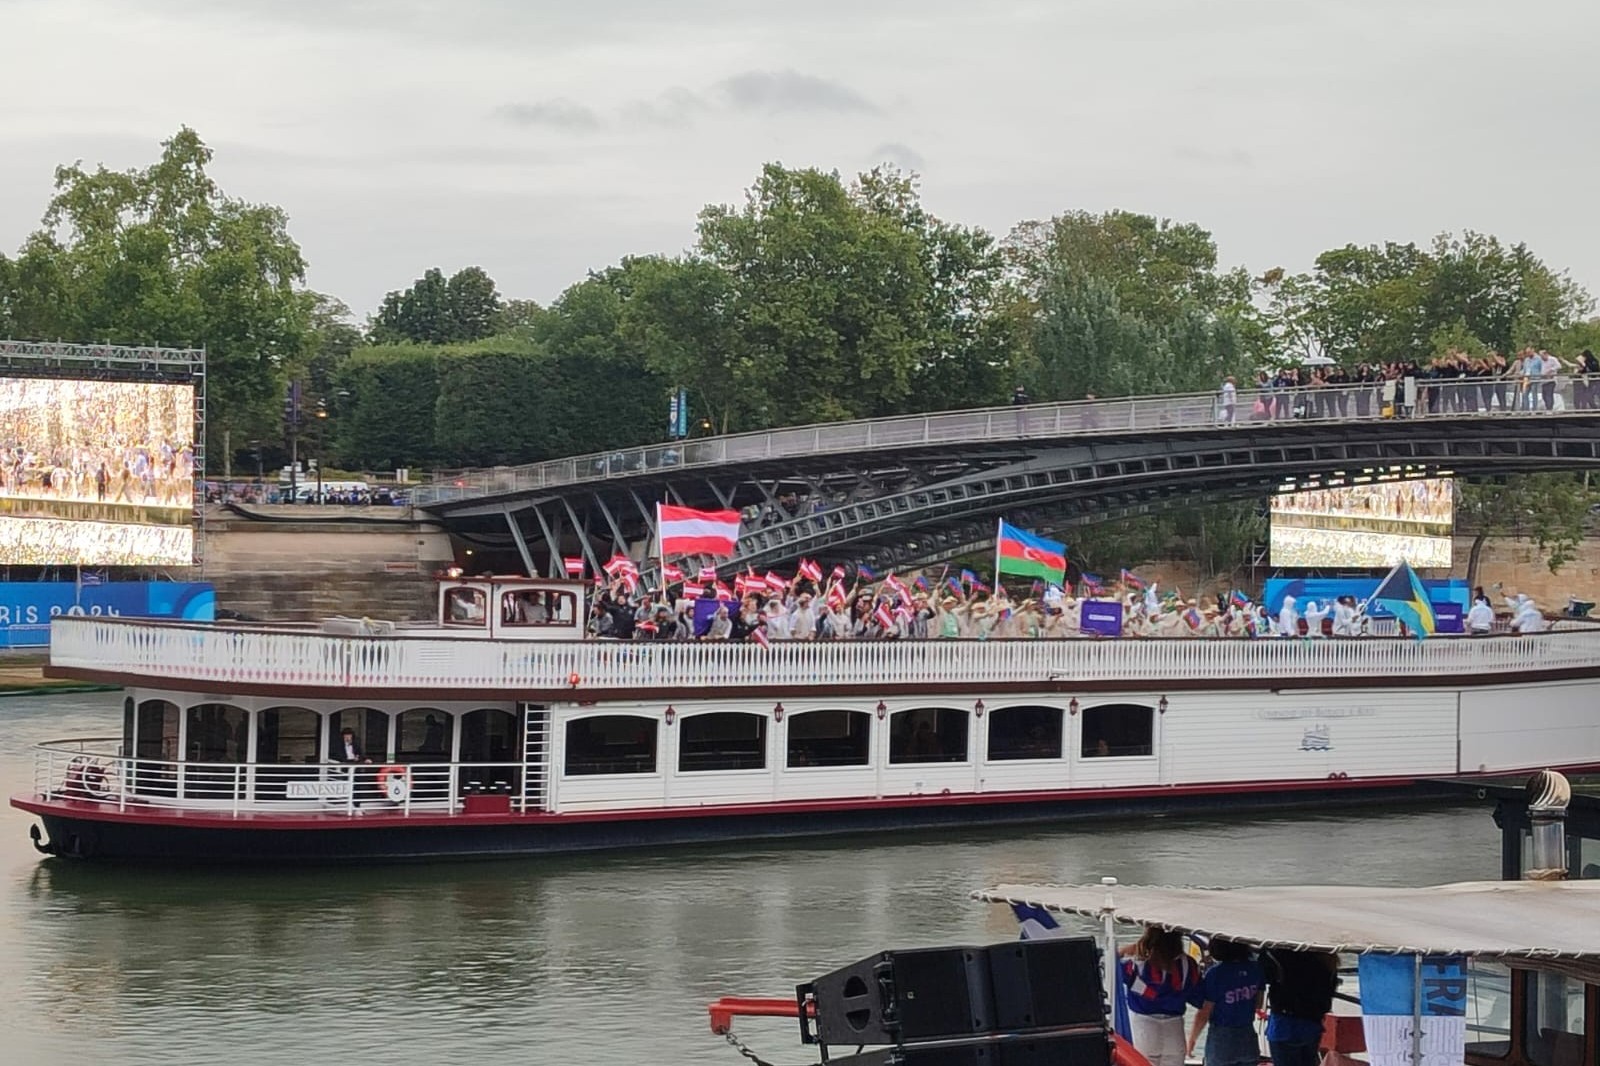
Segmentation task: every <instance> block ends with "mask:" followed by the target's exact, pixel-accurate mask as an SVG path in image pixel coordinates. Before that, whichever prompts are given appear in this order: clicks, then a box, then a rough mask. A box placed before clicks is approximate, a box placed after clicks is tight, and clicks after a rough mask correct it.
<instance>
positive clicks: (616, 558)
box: [600, 554, 639, 577]
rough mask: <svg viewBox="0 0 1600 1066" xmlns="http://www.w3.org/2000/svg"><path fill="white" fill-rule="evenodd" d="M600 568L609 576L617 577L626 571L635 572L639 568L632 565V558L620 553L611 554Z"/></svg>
mask: <svg viewBox="0 0 1600 1066" xmlns="http://www.w3.org/2000/svg"><path fill="white" fill-rule="evenodd" d="M600 569H602V570H604V571H605V572H606V574H607V575H608V576H610V577H617V576H619V575H621V574H627V573H634V574H637V573H638V572H639V568H638V567H637V566H635V565H634V563H633V560H632V559H630V558H628V557H627V556H626V555H622V554H617V555H613V556H612V557H611V558H609V559H607V560H606V564H605V565H604V566H602V567H601V568H600Z"/></svg>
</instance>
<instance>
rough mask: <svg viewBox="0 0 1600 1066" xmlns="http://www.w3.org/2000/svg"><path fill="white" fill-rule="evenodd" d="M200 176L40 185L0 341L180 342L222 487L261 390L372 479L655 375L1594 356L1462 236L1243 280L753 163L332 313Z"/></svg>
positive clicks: (1568, 324) (641, 395) (1178, 368)
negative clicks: (228, 459)
mask: <svg viewBox="0 0 1600 1066" xmlns="http://www.w3.org/2000/svg"><path fill="white" fill-rule="evenodd" d="M211 161H212V152H211V149H210V148H208V147H207V146H206V145H205V144H204V143H203V142H202V141H201V139H200V137H199V136H198V135H197V134H196V133H195V132H194V131H193V130H190V129H187V128H184V129H181V130H179V131H178V132H177V133H176V134H175V135H174V136H173V137H172V138H170V139H169V140H167V141H165V142H163V144H162V146H161V153H160V156H159V158H158V159H156V160H155V162H153V163H151V164H150V165H149V166H147V167H144V168H137V169H133V170H128V171H112V170H108V169H106V168H104V167H100V168H97V169H94V170H89V169H86V168H84V167H83V166H82V165H79V164H73V165H68V166H62V167H58V168H57V170H56V173H55V192H54V194H53V196H52V197H51V199H50V201H49V203H48V204H47V205H46V207H45V210H44V213H43V216H42V218H41V223H40V226H39V228H38V229H37V230H36V231H35V232H34V233H33V234H32V235H30V236H29V237H28V238H27V239H26V240H25V241H24V242H23V243H22V245H21V247H20V248H19V250H18V251H17V253H16V254H15V255H13V256H5V255H0V335H8V336H13V337H21V338H29V339H46V340H70V341H99V342H113V343H124V344H165V345H178V346H203V347H205V348H206V349H207V351H208V401H209V411H208V433H209V440H208V445H209V447H208V455H209V457H210V462H211V466H212V469H211V470H210V471H209V473H210V474H211V475H212V476H216V475H218V474H219V473H220V472H221V467H222V455H223V449H224V447H225V446H231V448H232V450H233V452H234V455H233V456H232V458H233V461H234V465H235V466H236V467H238V468H240V469H244V468H248V467H250V466H253V463H252V462H251V461H250V460H249V458H248V455H249V453H250V452H251V451H252V450H254V449H265V450H266V451H268V452H269V454H271V455H272V457H273V458H274V459H276V458H278V457H279V456H280V455H281V452H280V450H279V448H280V445H281V444H282V441H283V439H284V426H283V419H282V396H283V391H284V388H285V386H286V384H287V382H289V381H290V380H298V381H300V382H302V383H303V385H304V388H305V389H307V390H309V393H310V395H311V396H312V397H314V398H316V399H321V400H323V401H324V404H325V407H326V410H327V411H328V412H329V415H330V417H329V418H328V419H327V420H326V425H325V426H323V427H319V428H321V429H325V430H326V432H327V439H326V440H324V441H320V442H319V446H320V447H321V448H322V449H323V450H324V452H325V459H326V461H327V462H329V463H330V464H336V465H340V466H344V467H347V468H355V469H372V470H384V469H390V468H393V467H397V466H407V467H411V468H413V469H416V468H428V467H435V466H439V467H449V466H472V465H487V464H503V463H504V464H509V463H521V462H530V461H536V460H541V459H547V458H553V457H559V456H564V455H571V454H574V453H578V452H584V451H596V450H602V449H608V448H613V447H625V446H631V445H638V444H644V443H649V442H654V441H659V440H662V439H663V438H664V437H665V436H666V434H667V400H668V397H669V396H670V395H672V394H673V393H674V392H676V390H678V389H680V388H681V389H684V390H686V391H687V393H688V396H689V402H690V408H691V419H690V422H691V433H692V434H694V435H698V434H702V433H713V432H714V433H723V432H736V431H741V430H751V429H760V428H766V427H772V426H780V425H786V424H801V423H808V422H816V421H826V420H833V419H843V418H858V417H875V416H882V415H893V414H901V413H909V412H917V411H928V410H939V409H947V408H960V407H972V406H979V405H986V404H998V403H1003V402H1005V401H1006V399H1007V398H1008V396H1009V395H1010V393H1011V391H1012V389H1013V388H1015V387H1016V386H1019V385H1020V386H1022V387H1023V388H1025V389H1026V390H1027V392H1028V395H1029V396H1030V397H1031V398H1032V399H1034V400H1036V401H1048V400H1058V399H1077V398H1082V397H1085V396H1090V395H1093V396H1099V397H1111V396H1118V395H1130V394H1140V393H1159V392H1171V391H1203V390H1210V389H1214V388H1216V387H1217V386H1218V385H1219V384H1220V383H1221V381H1222V380H1223V379H1224V378H1225V377H1227V376H1230V375H1232V376H1235V377H1238V378H1239V379H1240V380H1241V381H1244V380H1246V379H1247V378H1248V377H1249V376H1252V375H1253V374H1254V373H1255V372H1256V371H1257V370H1259V369H1261V368H1264V367H1271V366H1275V365H1280V364H1282V363H1285V362H1292V361H1294V360H1296V359H1299V358H1302V357H1304V356H1307V355H1325V356H1327V357H1329V358H1331V359H1333V360H1334V361H1336V362H1338V363H1341V364H1347V365H1348V364H1355V363H1362V362H1415V363H1419V364H1420V363H1426V362H1427V361H1428V360H1430V359H1432V358H1434V357H1437V356H1440V355H1443V354H1445V353H1447V352H1454V351H1466V352H1469V353H1477V352H1482V351H1486V350H1494V351H1500V352H1511V351H1514V350H1516V349H1518V348H1521V347H1522V346H1525V345H1533V346H1537V347H1545V348H1549V349H1551V350H1553V351H1557V352H1558V353H1560V354H1564V355H1570V354H1572V353H1573V352H1575V351H1576V350H1578V349H1580V348H1582V347H1585V346H1588V347H1595V346H1600V320H1597V319H1595V318H1594V317H1593V315H1594V310H1595V306H1594V300H1593V298H1592V297H1591V296H1590V294H1588V293H1587V292H1585V291H1584V290H1583V289H1582V288H1581V287H1580V286H1578V285H1577V284H1575V283H1574V282H1573V281H1572V280H1571V278H1570V277H1569V276H1568V275H1566V274H1565V273H1564V272H1562V271H1560V270H1558V269H1556V268H1553V267H1551V266H1549V265H1547V264H1546V263H1545V262H1544V261H1543V260H1541V259H1540V258H1539V257H1538V256H1537V255H1536V254H1534V252H1533V251H1532V250H1531V249H1529V248H1528V247H1527V246H1526V245H1523V244H1520V243H1505V242H1502V241H1501V240H1500V239H1498V238H1496V237H1493V236H1490V235H1486V234H1480V233H1473V232H1466V233H1462V234H1459V235H1443V236H1440V237H1438V238H1437V239H1435V240H1434V241H1432V242H1430V243H1427V244H1423V245H1419V244H1415V243H1405V244H1400V243H1385V244H1381V245H1368V246H1358V245H1347V246H1345V247H1340V248H1334V249H1330V250H1328V251H1326V252H1324V253H1323V254H1321V255H1319V256H1318V257H1317V258H1316V260H1315V262H1314V263H1313V265H1312V267H1311V269H1309V270H1307V271H1304V272H1301V273H1289V272H1287V271H1286V270H1284V269H1282V268H1280V267H1273V268H1271V269H1265V270H1262V271H1259V272H1253V271H1250V270H1247V269H1245V268H1243V267H1234V268H1224V267H1222V266H1221V265H1219V263H1218V255H1217V246H1216V241H1215V239H1214V238H1213V236H1212V234H1211V233H1210V232H1209V231H1208V230H1206V229H1205V228H1203V227H1202V226H1200V225H1199V224H1196V223H1193V222H1173V221H1169V220H1164V219H1159V218H1156V217H1154V216H1151V215H1144V214H1138V213H1134V212H1128V211H1116V210H1113V211H1107V212H1103V213H1093V212H1086V211H1064V212H1062V213H1061V214H1058V215H1056V216H1054V217H1052V218H1049V219H1046V220H1038V221H1026V222H1022V223H1019V224H1018V225H1017V226H1015V227H1014V228H1013V229H1012V230H1011V232H1009V233H1008V234H1005V235H1004V236H997V235H995V234H991V233H988V232H986V231H984V230H983V229H981V228H978V227H973V226H967V225H963V224H960V223H956V222H950V221H946V220H943V219H940V218H938V217H937V216H935V215H933V214H932V213H931V212H929V211H928V210H927V208H926V207H925V206H924V205H923V203H922V200H921V197H920V194H919V190H918V186H917V182H916V179H915V177H914V176H912V175H908V174H905V173H902V172H900V171H897V170H894V169H892V168H879V169H875V170H871V171H868V172H866V173H863V174H860V175H858V176H856V177H854V178H848V179H847V178H844V177H841V176H840V175H838V174H835V173H827V172H823V171H819V170H815V169H803V168H802V169H796V168H789V167H784V166H780V165H778V164H775V163H774V164H768V165H766V166H764V167H762V169H761V171H760V173H759V174H758V175H757V176H756V178H755V181H754V183H753V184H752V185H751V187H750V188H749V190H748V191H747V194H746V197H745V199H744V201H743V202H742V203H739V204H731V205H717V204H713V205H709V206H707V207H706V208H704V209H703V210H702V211H701V212H700V215H699V219H698V226H697V230H696V240H695V242H694V244H693V246H692V247H690V248H689V249H687V250H685V251H684V252H682V253H681V254H678V255H641V256H632V257H628V258H624V259H623V260H622V261H621V262H619V263H616V264H613V265H610V266H605V267H602V268H598V269H596V270H594V271H592V272H591V273H590V274H589V275H588V276H587V277H586V278H584V279H583V280H581V281H578V282H576V283H575V284H573V285H572V286H571V287H569V288H568V289H567V290H566V291H564V292H563V293H561V295H560V296H559V297H558V298H556V299H555V300H554V301H553V302H551V303H550V304H549V305H548V306H540V305H538V304H536V303H534V302H532V301H528V300H518V299H507V298H506V297H505V296H504V295H503V294H501V293H500V292H499V290H498V287H497V286H496V284H495V282H494V280H493V279H492V278H491V277H489V275H488V274H487V273H485V272H484V271H483V270H482V269H479V268H477V267H468V268H466V269H463V270H460V271H458V272H456V273H454V274H453V275H449V276H446V275H445V274H444V273H443V272H442V271H441V270H438V269H428V270H426V271H425V272H424V273H423V274H422V276H421V277H420V278H418V279H417V280H416V281H415V282H414V283H412V284H411V285H410V286H409V287H406V288H401V289H397V290H395V291H393V292H390V293H389V294H388V295H387V296H386V297H385V298H384V300H383V301H382V303H381V305H380V306H379V308H378V310H377V311H376V312H375V313H374V314H373V315H372V316H371V317H370V319H369V320H368V321H366V322H364V323H358V322H356V321H354V320H353V318H352V316H351V315H350V312H349V310H348V308H347V306H346V305H345V304H344V303H342V302H341V301H339V300H338V299H336V298H334V297H332V296H330V295H327V294H321V293H316V292H313V291H311V290H310V289H308V288H307V287H306V285H305V270H306V263H305V259H304V257H303V255H302V253H301V251H300V248H299V246H298V244H296V242H295V241H294V239H293V238H292V237H291V235H290V233H289V224H288V219H287V217H286V216H285V213H284V212H283V211H282V210H281V209H279V208H277V207H274V206H272V205H268V204H252V203H247V202H245V201H242V200H239V199H236V198H233V197H230V196H228V195H227V194H226V193H225V192H224V191H223V190H221V189H220V188H219V187H218V186H217V185H216V183H215V182H214V181H213V179H212V178H211V177H210V175H209V173H208V166H209V164H210V163H211ZM258 454H259V453H258ZM1544 487H1548V486H1544ZM1218 521H1219V522H1220V519H1219V520H1218ZM1214 524H1215V523H1214Z"/></svg>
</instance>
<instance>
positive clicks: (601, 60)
mask: <svg viewBox="0 0 1600 1066" xmlns="http://www.w3.org/2000/svg"><path fill="white" fill-rule="evenodd" d="M1597 38H1600V3H1597V2H1595V0H1522V2H1520V3H1515V4H1510V3H1506V2H1504V0H1321V2H1315V3H1313V2H1309V0H1054V2H1050V0H987V2H973V0H849V2H845V0H809V2H803V3H802V2H788V3H768V2H764V0H672V2H667V0H610V2H596V0H587V2H585V0H567V2H562V3H552V2H546V0H0V55H3V56H4V60H5V73H6V81H7V91H6V102H5V104H4V106H3V107H0V247H3V248H4V249H5V250H7V251H8V252H9V251H12V250H14V249H15V248H16V246H17V245H18V244H20V243H21V241H22V240H23V238H24V237H25V235H26V234H27V233H28V232H29V231H30V230H31V229H33V228H34V226H35V225H36V224H37V221H38V217H39V215H40V213H41V211H42V210H43V207H44V204H45V201H46V199H47V198H48V196H49V193H50V178H51V171H52V168H53V167H54V166H55V165H56V164H58V163H61V162H67V161H71V160H74V159H83V160H84V161H86V162H87V163H90V164H94V163H100V162H104V163H106V164H108V165H111V166H115V167H126V166H135V165H143V164H146V163H148V162H150V161H151V160H153V159H154V157H155V154H156V151H157V148H156V144H157V142H158V141H159V140H161V139H162V138H164V137H165V136H167V135H169V134H171V133H172V132H173V131H174V130H175V129H177V128H178V127H179V126H180V125H183V124H188V125H190V126H193V127H194V128H195V129H196V130H197V131H198V132H199V133H200V135H201V137H202V138H203V139H205V140H206V141H207V142H208V143H209V144H210V145H211V146H212V147H213V148H214V149H215V150H216V156H217V157H216V161H215V163H214V167H213V172H214V174H215V176H216V177H217V178H218V180H219V181H220V182H221V184H222V186H223V188H224V189H226V190H227V191H228V192H229V193H230V194H232V195H235V196H242V197H245V198H247V199H251V200H263V201H268V202H271V203H275V204H278V205H280V206H282V207H283V208H284V209H285V210H287V211H288V213H289V216H290V226H291V232H292V233H293V235H294V236H295V237H296V238H297V239H298V240H299V242H300V244H301V246H302V247H303V248H304V250H305V253H306V256H307V259H308V260H309V262H310V277H309V281H310V284H311V285H312V286H314V287H315V288H317V289H320V290H323V291H326V292H329V293H332V294H334V295H336V296H338V297H339V298H341V299H343V300H345V301H346V302H347V303H349V304H350V305H351V306H352V307H353V308H355V309H356V310H357V311H358V312H359V313H363V314H364V313H366V312H368V311H370V310H371V309H372V308H373V307H374V306H375V305H376V304H377V302H378V301H379V300H380V299H381V298H382V295H383V293H384V292H385V291H387V290H389V289H394V288H400V287H404V286H405V285H407V284H409V282H410V281H411V279H413V278H415V277H416V276H418V275H419V274H421V272H422V271H423V270H424V269H425V268H427V267H429V266H435V265H437V266H441V267H443V268H444V269H445V270H446V271H447V272H449V271H453V270H455V269H457V268H459V267H462V266H467V265H472V264H477V265H480V266H482V267H484V268H485V269H486V270H488V271H489V273H490V274H491V275H492V276H493V277H494V278H495V279H496V281H497V282H498V283H499V285H500V288H501V291H502V292H503V293H504V294H505V295H507V296H511V297H527V298H533V299H536V300H539V301H541V302H546V301H548V300H550V299H552V298H553V297H554V296H556V295H557V294H558V293H559V292H560V291H561V290H562V289H563V288H564V287H565V286H567V285H569V284H571V283H572V282H574V281H577V280H580V279H581V278H582V277H583V275H584V272H585V271H587V270H589V269H592V268H600V267H603V266H605V265H607V264H609V263H612V262H615V261H616V260H617V259H618V258H619V257H621V256H623V255H625V254H630V253H650V252H677V251H681V250H682V249H684V248H686V247H688V246H689V245H690V244H691V243H692V241H693V239H694V220H695V214H696V212H697V211H698V210H699V209H700V208H701V207H702V206H703V205H705V204H706V203H708V202H737V201H738V200H740V199H741V197H742V195H743V190H744V189H745V188H746V187H747V186H748V185H749V184H750V183H751V181H752V180H753V179H754V177H755V175H756V173H757V171H758V169H759V168H760V166H761V164H762V163H763V162H765V161H768V160H779V161H782V162H783V163H785V164H788V165H791V166H817V167H822V168H825V169H837V170H839V171H841V172H843V173H845V174H850V173H854V172H856V171H858V170H861V169H864V168H866V167H869V166H871V165H873V164H874V163H876V162H879V161H884V160H889V161H893V162H897V163H899V164H900V165H902V166H904V167H908V168H911V169H914V170H916V171H918V172H919V173H920V174H921V175H922V176H923V191H924V200H925V202H926V203H927V205H928V206H929V207H930V208H931V209H932V210H933V211H934V212H935V213H937V214H939V215H941V216H943V217H945V218H949V219H952V220H957V221H962V222H967V223H971V224H975V225H981V226H983V227H985V228H988V229H990V230H992V231H994V232H996V233H1004V232H1005V231H1006V230H1007V229H1009V228H1010V227H1011V225H1012V224H1014V223H1015V222H1017V221H1018V220H1020V219H1027V218H1039V217H1047V216H1049V215H1051V214H1054V213H1056V212H1059V211H1062V210H1067V209H1074V208H1083V209H1088V210H1092V211H1100V210H1105V209H1107V208H1114V207H1116V208H1126V209H1130V210H1135V211H1143V212H1148V213H1152V214H1157V215H1161V216H1166V217H1171V218H1175V219H1180V220H1192V221H1196V222H1199V223H1201V224H1202V225H1204V226H1206V227H1208V228H1209V229H1211V230H1212V231H1213V232H1214V233H1215V234H1216V236H1217V239H1218V242H1219V244H1220V248H1221V252H1222V258H1223V261H1224V263H1226V264H1230V265H1231V264H1236V263H1243V264H1246V265H1248V266H1249V267H1250V268H1251V269H1252V270H1256V271H1258V272H1259V271H1261V270H1264V269H1266V268H1269V267H1272V266H1280V265H1281V266H1285V267H1288V268H1289V269H1291V270H1300V269H1305V268H1306V267H1308V266H1309V265H1310V263H1311V260H1312V258H1313V257H1314V256H1315V255H1316V254H1317V252H1319V251H1321V250H1323V249H1325V248H1328V247H1333V246H1336V245H1342V244H1345V243H1348V242H1357V243H1368V242H1373V241H1382V240H1386V239H1393V240H1399V241H1407V240H1417V241H1424V240H1427V239H1428V238H1429V237H1430V236H1431V235H1433V234H1434V233H1437V232H1439V231H1441V230H1446V229H1451V230H1460V229H1463V228H1473V229H1478V230H1483V231H1487V232H1491V233H1495V234H1498V235H1499V236H1501V237H1502V238H1505V239H1508V240H1525V241H1527V242H1528V243H1529V244H1530V245H1531V246H1532V247H1533V248H1534V250H1535V251H1536V252H1537V253H1538V254H1539V255H1541V256H1543V257H1544V258H1545V259H1546V261H1548V262H1549V263H1551V264H1552V265H1553V266H1556V267H1557V268H1566V269H1569V270H1570V271H1571V272H1572V274H1573V276H1574V277H1575V278H1576V279H1577V280H1578V281H1579V282H1580V283H1582V284H1583V285H1584V286H1585V287H1587V288H1588V289H1590V290H1591V291H1596V292H1600V225H1597V223H1596V211H1595V206H1596V198H1597V195H1600V194H1597V192H1596V190H1597V188H1600V165H1597V164H1600V134H1597V121H1600V69H1597V66H1596V62H1595V59H1594V52H1593V47H1594V44H1593V43H1594V41H1595V40H1596V39H1597Z"/></svg>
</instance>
